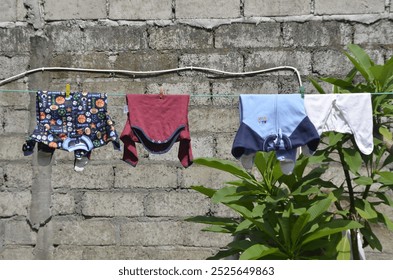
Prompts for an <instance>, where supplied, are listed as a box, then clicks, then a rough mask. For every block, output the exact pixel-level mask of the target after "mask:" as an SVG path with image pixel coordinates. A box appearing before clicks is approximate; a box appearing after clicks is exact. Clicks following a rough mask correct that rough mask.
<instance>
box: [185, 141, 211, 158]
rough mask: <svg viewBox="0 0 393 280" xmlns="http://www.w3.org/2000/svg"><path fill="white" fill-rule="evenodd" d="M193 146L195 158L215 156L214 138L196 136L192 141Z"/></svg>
mask: <svg viewBox="0 0 393 280" xmlns="http://www.w3.org/2000/svg"><path fill="white" fill-rule="evenodd" d="M191 145H192V153H193V155H194V158H197V157H213V156H214V145H215V143H214V138H213V136H200V135H195V136H194V137H192V139H191Z"/></svg>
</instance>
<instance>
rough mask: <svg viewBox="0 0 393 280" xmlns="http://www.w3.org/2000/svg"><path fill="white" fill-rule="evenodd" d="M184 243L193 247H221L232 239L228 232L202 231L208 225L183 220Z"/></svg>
mask: <svg viewBox="0 0 393 280" xmlns="http://www.w3.org/2000/svg"><path fill="white" fill-rule="evenodd" d="M181 225H182V226H183V227H184V233H185V235H184V245H188V246H195V247H216V248H222V247H224V246H226V245H227V244H228V243H230V242H232V241H233V237H232V236H231V235H230V234H222V233H214V232H206V231H202V229H204V228H206V227H207V226H208V225H205V224H197V223H190V222H183V223H182V224H181Z"/></svg>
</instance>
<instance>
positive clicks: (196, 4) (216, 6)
mask: <svg viewBox="0 0 393 280" xmlns="http://www.w3.org/2000/svg"><path fill="white" fill-rule="evenodd" d="M236 17H240V1H239V0H216V1H210V0H176V18H198V19H200V18H236Z"/></svg>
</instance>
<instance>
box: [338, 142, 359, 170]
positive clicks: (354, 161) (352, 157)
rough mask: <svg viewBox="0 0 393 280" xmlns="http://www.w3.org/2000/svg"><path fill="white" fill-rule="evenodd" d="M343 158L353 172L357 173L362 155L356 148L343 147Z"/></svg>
mask: <svg viewBox="0 0 393 280" xmlns="http://www.w3.org/2000/svg"><path fill="white" fill-rule="evenodd" d="M342 150H343V154H344V160H345V163H346V164H347V165H348V168H349V170H350V171H351V172H352V173H353V174H358V171H359V169H360V167H361V166H362V156H361V155H360V153H359V151H358V150H357V149H353V148H352V149H350V148H343V149H342Z"/></svg>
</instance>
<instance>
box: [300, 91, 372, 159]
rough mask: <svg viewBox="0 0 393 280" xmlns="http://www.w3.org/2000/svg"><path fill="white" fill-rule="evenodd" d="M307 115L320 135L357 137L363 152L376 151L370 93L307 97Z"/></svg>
mask: <svg viewBox="0 0 393 280" xmlns="http://www.w3.org/2000/svg"><path fill="white" fill-rule="evenodd" d="M304 104H305V108H306V112H307V115H308V117H309V118H310V120H311V122H312V123H313V124H314V125H315V127H316V129H317V131H318V133H319V135H321V134H322V132H325V131H336V132H340V133H349V134H353V135H354V138H355V142H356V144H357V146H358V147H359V150H360V151H361V152H362V153H363V154H365V155H369V154H371V153H372V151H373V149H374V137H373V112H372V105H371V94H370V93H351V94H306V95H305V96H304Z"/></svg>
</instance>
